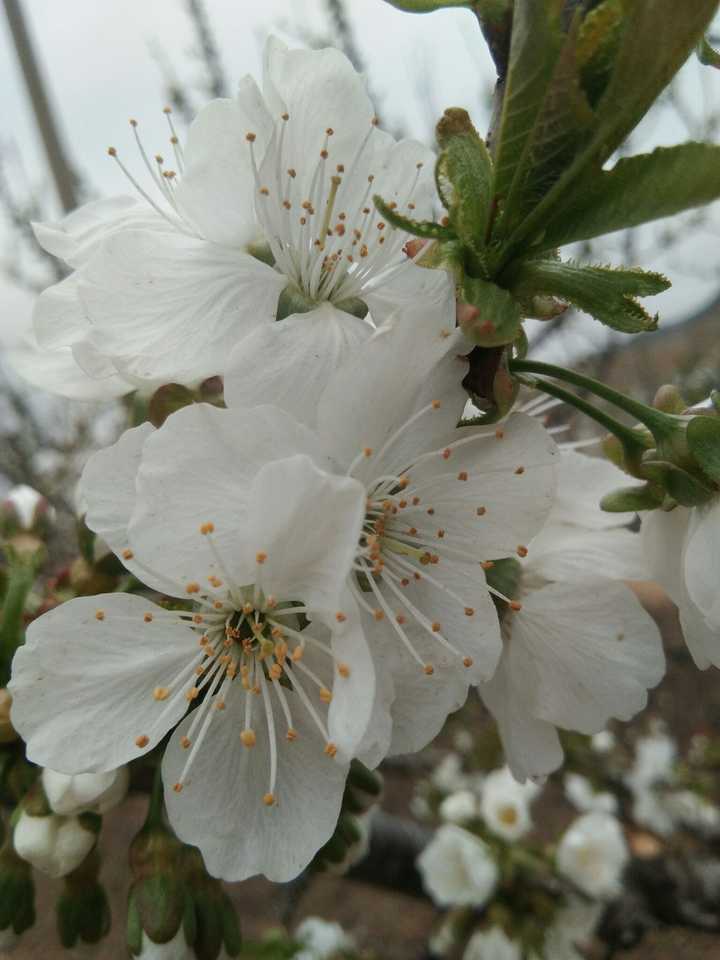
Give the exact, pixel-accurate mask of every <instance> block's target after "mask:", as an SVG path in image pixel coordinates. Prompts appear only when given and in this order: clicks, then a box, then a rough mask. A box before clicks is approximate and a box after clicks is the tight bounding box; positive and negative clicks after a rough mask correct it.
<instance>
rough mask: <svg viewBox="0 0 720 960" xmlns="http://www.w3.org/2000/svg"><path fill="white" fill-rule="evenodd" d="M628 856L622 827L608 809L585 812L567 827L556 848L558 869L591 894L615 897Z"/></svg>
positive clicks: (596, 896) (600, 896)
mask: <svg viewBox="0 0 720 960" xmlns="http://www.w3.org/2000/svg"><path fill="white" fill-rule="evenodd" d="M628 859H629V853H628V849H627V844H626V843H625V838H624V836H623V832H622V828H621V826H620V824H619V822H618V821H617V820H616V819H615V817H613V816H611V815H610V814H607V813H586V814H584V815H583V816H582V817H578V819H577V820H575V821H574V822H573V823H572V824H571V825H570V827H569V828H568V829H567V830H566V831H565V833H564V834H563V836H562V839H561V840H560V843H559V845H558V849H557V865H558V869H559V870H560V872H561V873H562V874H564V875H565V876H566V877H567V878H568V879H569V880H572V882H573V883H575V884H576V885H577V886H578V887H579V888H580V890H582V891H583V892H584V893H586V894H587V895H588V896H590V897H594V898H598V899H601V898H604V897H612V896H614V895H616V894H617V893H619V891H620V877H621V875H622V871H623V869H624V868H625V864H626V863H627V861H628Z"/></svg>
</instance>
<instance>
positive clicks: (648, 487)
mask: <svg viewBox="0 0 720 960" xmlns="http://www.w3.org/2000/svg"><path fill="white" fill-rule="evenodd" d="M663 500H664V496H663V491H662V490H661V489H658V487H657V486H655V485H654V484H650V483H646V484H645V485H644V486H637V487H622V488H621V489H619V490H613V491H612V492H611V493H606V494H605V496H604V497H603V498H602V500H601V501H600V509H601V510H605V511H606V512H607V513H638V512H639V511H641V510H656V509H657V508H658V507H659V506H660V505H661V504H662V502H663Z"/></svg>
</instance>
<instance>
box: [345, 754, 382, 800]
mask: <svg viewBox="0 0 720 960" xmlns="http://www.w3.org/2000/svg"><path fill="white" fill-rule="evenodd" d="M347 785H348V786H349V787H351V788H352V789H354V790H360V791H361V793H366V794H367V795H368V796H370V797H374V798H375V799H377V798H378V797H379V796H380V794H381V793H382V789H383V778H382V776H381V775H380V774H379V773H377V772H376V771H374V770H370V769H369V768H368V767H366V766H365V764H363V763H360V761H359V760H351V761H350V770H349V771H348V778H347ZM346 789H347V788H346Z"/></svg>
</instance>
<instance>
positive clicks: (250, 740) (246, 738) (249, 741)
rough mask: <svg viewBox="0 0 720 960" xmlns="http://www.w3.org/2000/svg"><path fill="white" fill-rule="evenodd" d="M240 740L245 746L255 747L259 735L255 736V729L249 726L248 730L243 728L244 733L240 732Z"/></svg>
mask: <svg viewBox="0 0 720 960" xmlns="http://www.w3.org/2000/svg"><path fill="white" fill-rule="evenodd" d="M240 742H241V743H242V745H243V746H244V747H254V746H255V744H256V743H257V737H256V736H255V731H254V730H250V729H249V728H248V729H247V730H243V731H242V733H241V734H240Z"/></svg>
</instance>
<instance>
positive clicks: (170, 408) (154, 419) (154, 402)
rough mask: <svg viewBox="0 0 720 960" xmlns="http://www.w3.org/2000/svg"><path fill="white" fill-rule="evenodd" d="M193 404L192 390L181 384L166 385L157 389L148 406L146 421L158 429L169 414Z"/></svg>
mask: <svg viewBox="0 0 720 960" xmlns="http://www.w3.org/2000/svg"><path fill="white" fill-rule="evenodd" d="M194 402H195V396H194V394H193V392H192V390H189V389H188V388H187V387H184V386H183V385H182V384H181V383H166V384H164V386H162V387H159V388H158V389H157V390H156V391H155V393H154V394H153V395H152V397H151V399H150V403H149V404H148V420H149V421H150V423H151V424H152V425H153V426H154V427H157V428H158V429H159V428H160V427H161V426H162V425H163V424H164V423H165V421H166V420H167V418H168V417H169V416H170V414H172V413H175V412H176V411H177V410H182V408H183V407H187V406H189V405H190V404H191V403H194Z"/></svg>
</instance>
